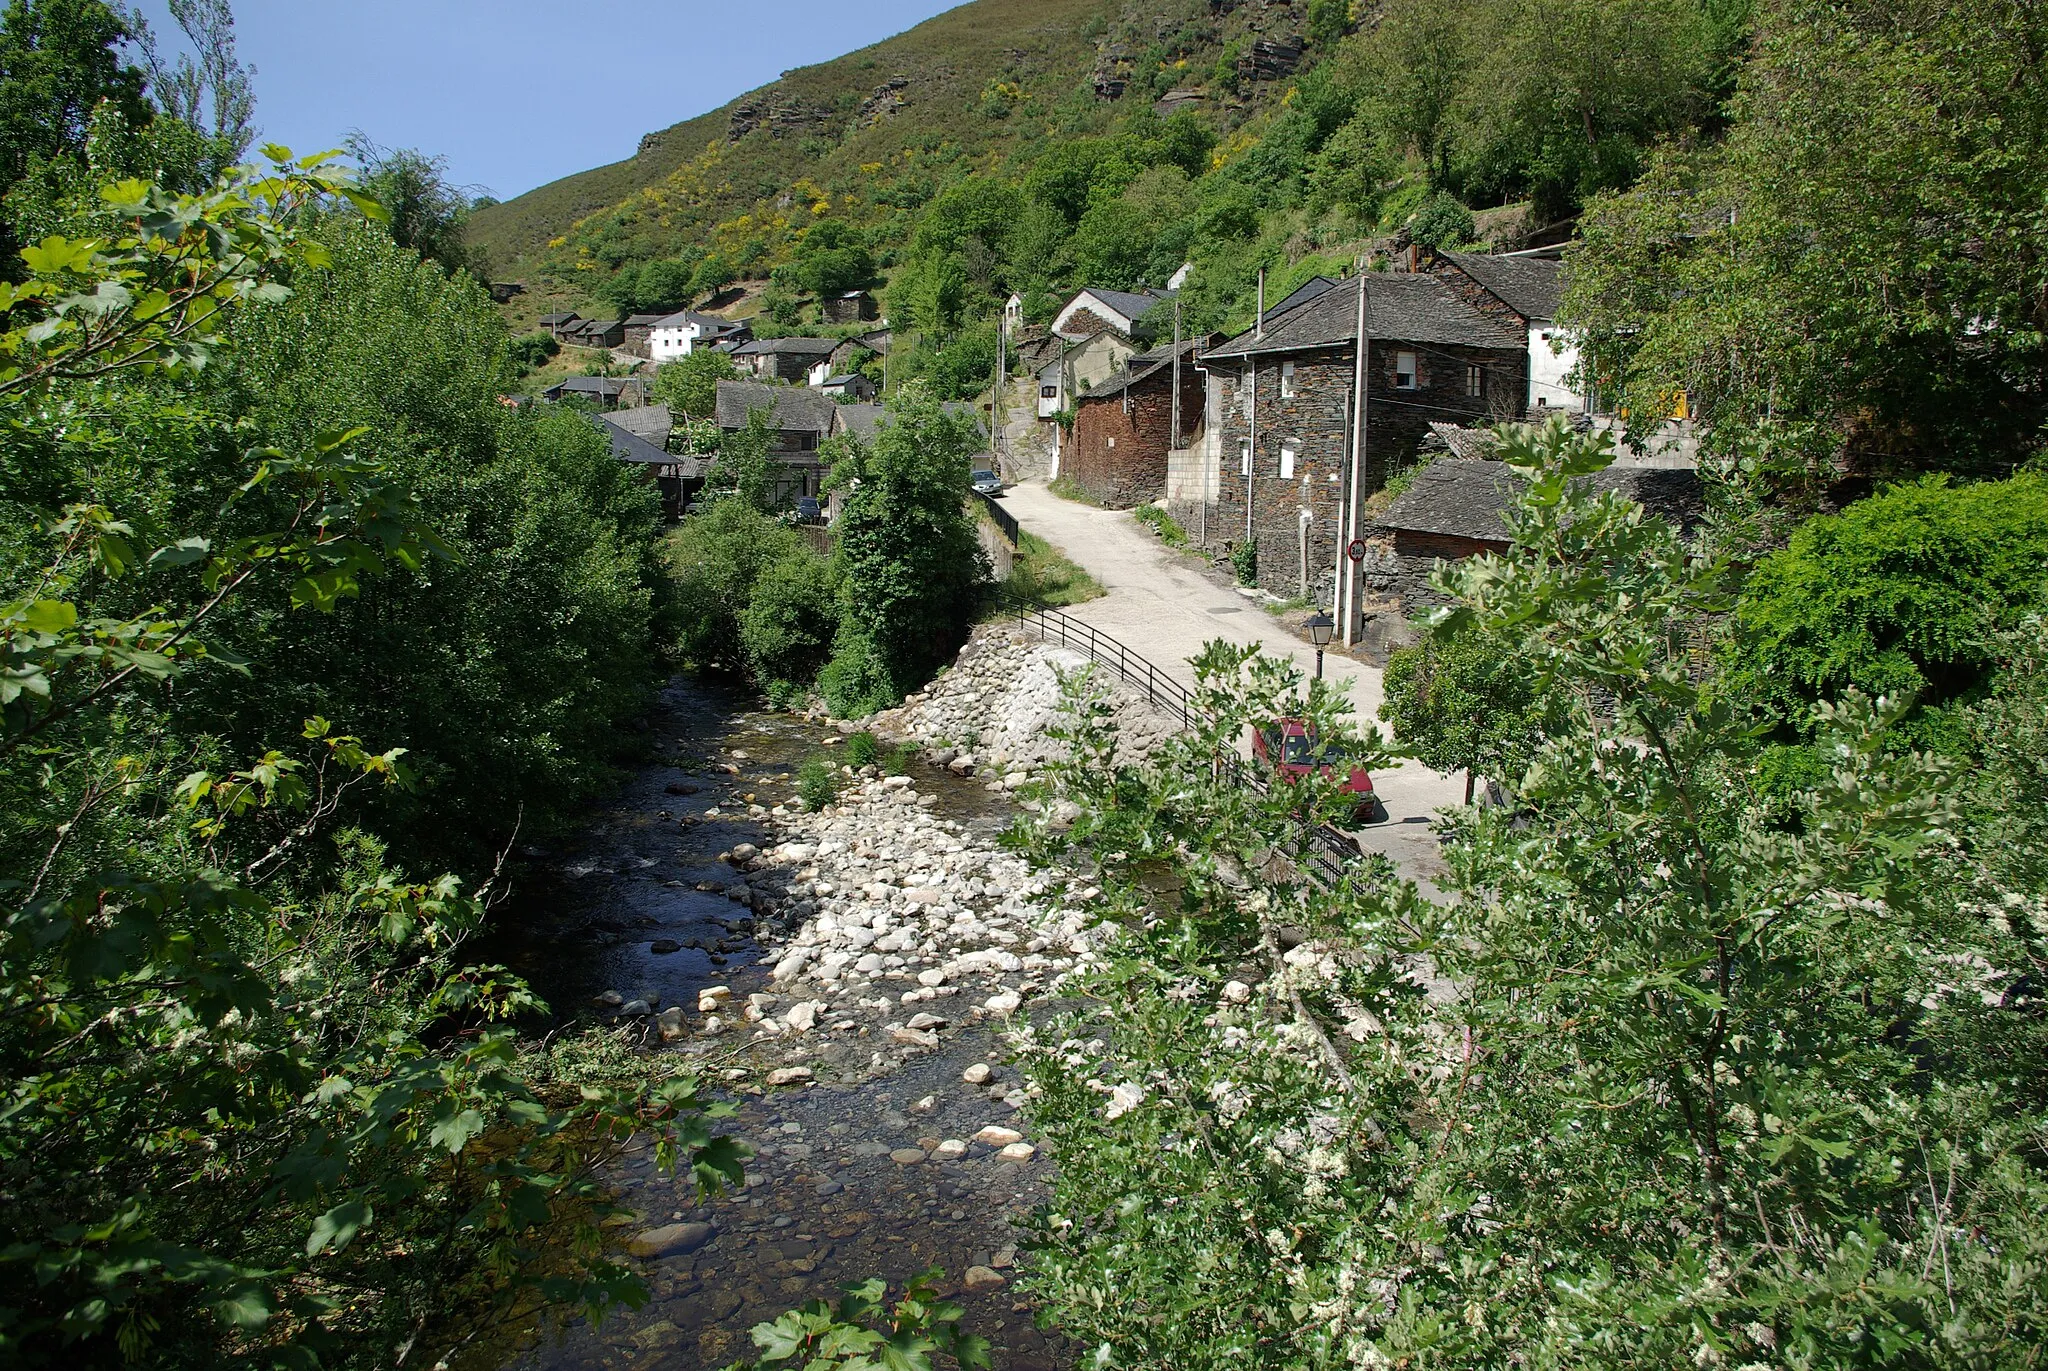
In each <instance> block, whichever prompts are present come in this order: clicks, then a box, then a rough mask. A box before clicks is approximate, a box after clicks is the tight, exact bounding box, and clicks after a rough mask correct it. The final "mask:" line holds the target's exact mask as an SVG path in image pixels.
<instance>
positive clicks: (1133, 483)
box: [1060, 365, 1202, 509]
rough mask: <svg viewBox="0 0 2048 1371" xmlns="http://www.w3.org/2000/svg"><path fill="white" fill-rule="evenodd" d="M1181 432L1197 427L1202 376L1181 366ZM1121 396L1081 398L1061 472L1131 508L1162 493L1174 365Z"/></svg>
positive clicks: (1097, 495) (1114, 505)
mask: <svg viewBox="0 0 2048 1371" xmlns="http://www.w3.org/2000/svg"><path fill="white" fill-rule="evenodd" d="M1180 389H1181V397H1180V403H1181V432H1182V434H1183V435H1184V436H1185V435H1186V434H1188V433H1190V432H1192V431H1193V430H1194V429H1195V428H1196V427H1198V426H1199V424H1200V422H1201V416H1202V408H1201V406H1202V375H1201V373H1200V372H1198V371H1196V370H1195V368H1194V367H1193V366H1192V365H1186V366H1183V367H1182V368H1181V386H1180ZM1129 401H1130V402H1129V407H1128V412H1127V411H1126V406H1125V401H1124V396H1123V395H1114V396H1108V395H1106V396H1103V397H1102V398H1100V399H1093V400H1083V401H1082V402H1081V405H1080V408H1079V410H1078V411H1077V412H1076V414H1075V416H1074V433H1073V439H1072V441H1071V442H1070V443H1069V444H1068V446H1067V449H1066V451H1065V453H1064V454H1063V455H1062V456H1061V458H1060V474H1061V475H1063V476H1071V477H1072V478H1073V479H1074V480H1076V481H1078V482H1079V483H1080V484H1081V486H1082V488H1083V489H1085V490H1086V491H1087V492H1088V494H1089V495H1090V496H1091V497H1092V498H1094V499H1095V500H1096V501H1097V502H1099V503H1101V504H1102V505H1105V506H1107V507H1108V508H1110V509H1129V508H1131V507H1132V506H1133V505H1142V504H1145V503H1147V502H1148V501H1155V500H1159V499H1161V498H1163V497H1164V496H1165V494H1166V469H1167V453H1168V451H1169V450H1170V449H1171V448H1173V447H1174V446H1175V444H1174V443H1173V442H1172V441H1171V439H1172V432H1171V430H1172V428H1173V369H1172V368H1171V367H1170V366H1169V367H1161V368H1160V369H1159V370H1158V371H1156V372H1154V373H1153V374H1152V375H1150V376H1147V377H1145V378H1144V379H1143V380H1141V381H1139V382H1137V383H1136V384H1135V385H1133V386H1132V387H1131V388H1130V391H1129Z"/></svg>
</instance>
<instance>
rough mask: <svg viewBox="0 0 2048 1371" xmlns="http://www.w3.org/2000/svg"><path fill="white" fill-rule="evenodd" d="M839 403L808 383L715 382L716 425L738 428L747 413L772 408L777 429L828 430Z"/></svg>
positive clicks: (745, 418)
mask: <svg viewBox="0 0 2048 1371" xmlns="http://www.w3.org/2000/svg"><path fill="white" fill-rule="evenodd" d="M838 408H839V406H838V405H836V404H834V403H833V401H832V397H831V396H829V395H826V394H824V393H822V392H820V391H816V390H812V389H811V388H810V387H808V386H771V385H766V384H762V383H758V382H753V381H720V382H719V383H718V426H719V427H720V428H724V429H740V428H745V427H746V426H747V415H748V414H749V413H750V412H752V411H754V410H757V409H767V410H772V411H773V412H774V415H775V427H776V428H778V429H797V430H806V429H807V430H809V431H810V432H812V433H818V434H825V433H830V432H831V431H832V411H834V410H835V409H838Z"/></svg>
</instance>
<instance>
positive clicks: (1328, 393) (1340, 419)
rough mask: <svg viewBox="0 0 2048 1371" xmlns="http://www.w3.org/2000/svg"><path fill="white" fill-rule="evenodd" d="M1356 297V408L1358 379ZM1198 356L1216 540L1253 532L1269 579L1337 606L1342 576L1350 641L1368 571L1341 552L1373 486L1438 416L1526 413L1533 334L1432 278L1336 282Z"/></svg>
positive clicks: (1209, 519) (1261, 575)
mask: <svg viewBox="0 0 2048 1371" xmlns="http://www.w3.org/2000/svg"><path fill="white" fill-rule="evenodd" d="M1361 292H1362V293H1363V304H1364V311H1363V313H1364V318H1365V329H1366V338H1367V345H1366V351H1365V364H1364V368H1363V370H1364V375H1365V380H1366V388H1365V397H1364V401H1365V402H1364V404H1363V405H1361V404H1360V403H1359V397H1358V396H1357V394H1356V393H1355V385H1354V382H1355V378H1356V376H1357V374H1358V370H1359V342H1358V339H1359V323H1358V321H1359V317H1360V312H1361V310H1360V305H1361ZM1297 294H1299V292H1297ZM1283 303H1285V302H1283ZM1201 361H1202V365H1203V366H1204V367H1206V368H1207V369H1208V371H1209V373H1210V375H1211V377H1212V378H1213V381H1214V382H1215V384H1216V387H1217V389H1216V393H1215V394H1213V395H1212V396H1211V397H1210V404H1211V408H1212V410H1213V412H1214V415H1215V425H1214V429H1215V431H1214V434H1213V438H1214V439H1215V441H1214V442H1213V443H1212V444H1211V449H1212V451H1213V452H1214V453H1215V457H1214V461H1215V462H1216V470H1215V472H1214V482H1213V486H1212V487H1211V488H1212V489H1213V490H1214V491H1215V500H1214V507H1213V508H1212V509H1210V510H1208V511H1207V512H1206V516H1205V517H1204V518H1203V519H1202V520H1201V524H1202V526H1203V528H1204V529H1205V531H1206V540H1207V543H1208V545H1209V546H1211V547H1214V548H1219V549H1220V548H1222V547H1226V546H1230V545H1235V544H1238V543H1241V542H1243V541H1245V540H1247V539H1249V540H1250V541H1251V542H1252V543H1254V544H1255V545H1256V547H1257V555H1258V582H1259V584H1260V585H1262V586H1264V587H1266V588H1267V589H1269V590H1274V591H1278V592H1282V593H1288V594H1312V595H1315V596H1316V597H1317V598H1319V599H1320V600H1321V601H1322V602H1323V603H1325V604H1330V603H1332V602H1333V595H1336V593H1337V592H1336V589H1335V588H1338V583H1339V582H1340V580H1341V581H1343V582H1344V585H1343V586H1342V587H1341V589H1342V591H1343V593H1342V595H1341V596H1338V598H1339V599H1341V600H1343V601H1344V604H1343V605H1342V606H1341V607H1340V614H1339V622H1340V624H1342V623H1343V622H1344V617H1343V615H1344V613H1347V612H1348V613H1350V614H1352V615H1353V616H1354V622H1353V624H1352V625H1350V626H1349V627H1348V628H1347V632H1346V634H1345V639H1346V641H1355V636H1354V635H1355V632H1356V624H1355V615H1356V613H1357V595H1358V575H1359V573H1358V564H1357V562H1356V561H1355V560H1354V559H1352V558H1350V557H1349V556H1347V555H1343V554H1345V553H1346V552H1347V549H1348V546H1349V544H1350V543H1351V542H1352V541H1354V540H1355V539H1357V538H1359V537H1360V536H1361V534H1362V533H1363V530H1364V514H1363V506H1364V502H1365V500H1366V497H1367V496H1369V495H1371V494H1372V493H1373V492H1374V491H1376V490H1378V489H1380V488H1381V487H1382V486H1384V485H1385V484H1386V482H1387V478H1388V477H1389V476H1390V475H1391V474H1393V473H1394V472H1395V471H1398V470H1400V469H1401V467H1402V466H1404V465H1405V464H1407V463H1408V461H1409V460H1410V459H1411V458H1412V456H1413V454H1414V453H1415V450H1416V448H1417V447H1418V446H1419V445H1420V444H1421V442H1422V439H1423V437H1424V435H1425V434H1427V433H1428V431H1429V423H1430V421H1431V420H1445V419H1458V420H1466V421H1471V422H1480V423H1484V422H1498V421H1501V420H1507V419H1515V418H1519V417H1520V416H1521V414H1522V412H1523V409H1524V407H1525V401H1526V396H1527V393H1528V340H1527V338H1526V336H1525V333H1524V331H1523V330H1522V329H1520V328H1518V327H1516V326H1515V325H1514V324H1512V323H1511V322H1509V321H1507V320H1505V319H1503V318H1500V317H1497V316H1495V315H1494V314H1491V313H1488V312H1487V311H1484V310H1481V309H1478V308H1475V307H1474V306H1472V305H1471V304H1469V303H1467V302H1466V301H1465V300H1464V299H1462V298H1461V297H1460V296H1459V294H1458V293H1457V292H1455V291H1454V290H1452V289H1451V288H1450V287H1449V286H1447V285H1446V284H1445V283H1444V282H1443V281H1441V280H1439V279H1438V278H1437V277H1435V276H1433V275H1430V274H1428V273H1414V274H1407V273H1388V272H1365V273H1362V274H1360V275H1358V276H1354V277H1352V278H1351V279H1350V280H1347V281H1343V282H1339V283H1336V284H1333V285H1331V286H1330V287H1329V288H1327V289H1321V290H1318V291H1317V292H1315V293H1314V294H1313V295H1311V296H1310V298H1308V299H1306V300H1304V301H1301V302H1299V303H1296V304H1293V305H1292V306H1291V307H1289V308H1285V309H1277V310H1275V311H1274V312H1273V313H1272V314H1271V315H1269V316H1268V317H1267V319H1266V320H1265V325H1264V327H1263V329H1259V328H1254V329H1253V330H1252V331H1250V332H1247V333H1244V334H1240V335H1239V336H1238V337H1236V338H1233V339H1231V340H1230V341H1228V342H1226V343H1224V344H1223V345H1222V346H1220V347H1217V348H1214V349H1211V350H1209V351H1208V352H1206V353H1204V354H1203V355H1202V358H1201ZM1361 409H1362V410H1363V415H1364V423H1363V428H1362V430H1361V436H1360V441H1359V442H1358V444H1357V451H1356V452H1355V453H1354V451H1353V442H1352V436H1353V428H1354V425H1356V424H1357V422H1358V420H1359V416H1360V411H1361Z"/></svg>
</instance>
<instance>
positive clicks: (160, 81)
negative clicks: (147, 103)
mask: <svg viewBox="0 0 2048 1371" xmlns="http://www.w3.org/2000/svg"><path fill="white" fill-rule="evenodd" d="M170 11H171V18H172V20H174V21H175V22H176V23H177V25H178V28H179V29H180V30H181V31H182V32H183V33H184V35H185V40H186V41H187V42H188V43H190V44H191V45H192V50H193V53H196V54H197V55H198V60H197V61H196V62H195V61H194V60H193V55H192V53H179V54H178V60H177V62H176V63H175V64H169V65H167V64H166V63H165V62H164V61H163V58H162V57H161V56H160V55H159V54H158V52H157V46H156V35H155V33H153V32H152V31H151V30H150V27H149V25H148V23H147V22H145V21H144V19H143V17H142V11H141V9H140V8H139V7H137V8H134V9H130V10H127V11H124V12H122V19H123V22H124V23H125V24H126V25H127V27H128V31H129V33H130V35H131V36H132V38H133V41H134V42H135V45H136V47H137V48H138V49H139V50H140V51H141V53H142V60H143V67H144V68H145V69H146V70H147V71H148V73H149V88H150V94H151V95H152V96H153V97H154V98H155V100H156V104H157V107H158V109H160V110H161V111H162V112H163V113H164V114H166V115H168V116H170V117H171V118H173V119H176V120H178V121H179V122H180V123H183V124H184V125H186V126H187V127H189V128H191V129H193V130H195V131H196V132H198V133H200V134H201V135H203V136H204V137H205V138H206V140H207V143H208V145H209V151H208V156H207V160H206V164H205V166H204V167H203V168H202V169H201V170H202V173H203V174H204V175H205V176H206V177H207V178H208V179H211V178H212V177H214V176H218V175H219V174H220V173H222V172H223V171H226V170H227V169H228V168H229V167H231V166H233V165H234V164H235V163H237V162H239V161H240V160H241V159H242V156H243V154H245V153H246V152H248V150H249V144H250V143H252V142H254V141H255V137H256V126H255V122H254V120H255V114H256V90H255V85H254V77H255V75H256V69H255V68H254V67H248V66H244V65H242V63H241V61H240V59H239V58H237V57H236V55H235V16H234V11H233V10H232V9H230V8H229V6H228V0H170Z"/></svg>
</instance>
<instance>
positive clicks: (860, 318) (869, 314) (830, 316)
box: [818, 290, 881, 324]
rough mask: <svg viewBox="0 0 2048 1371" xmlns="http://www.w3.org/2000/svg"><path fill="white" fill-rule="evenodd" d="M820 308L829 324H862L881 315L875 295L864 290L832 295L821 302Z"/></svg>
mask: <svg viewBox="0 0 2048 1371" xmlns="http://www.w3.org/2000/svg"><path fill="white" fill-rule="evenodd" d="M818 310H819V313H820V314H822V315H823V316H824V319H825V322H826V323H828V324H862V323H867V322H868V321H870V320H872V319H876V318H879V317H880V316H881V311H880V310H879V309H878V308H876V306H875V297H874V296H872V295H870V294H869V293H868V292H867V291H864V290H849V291H843V292H841V293H840V294H838V295H834V296H830V297H828V298H827V299H825V300H824V301H823V302H821V303H820V305H819V306H818Z"/></svg>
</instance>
